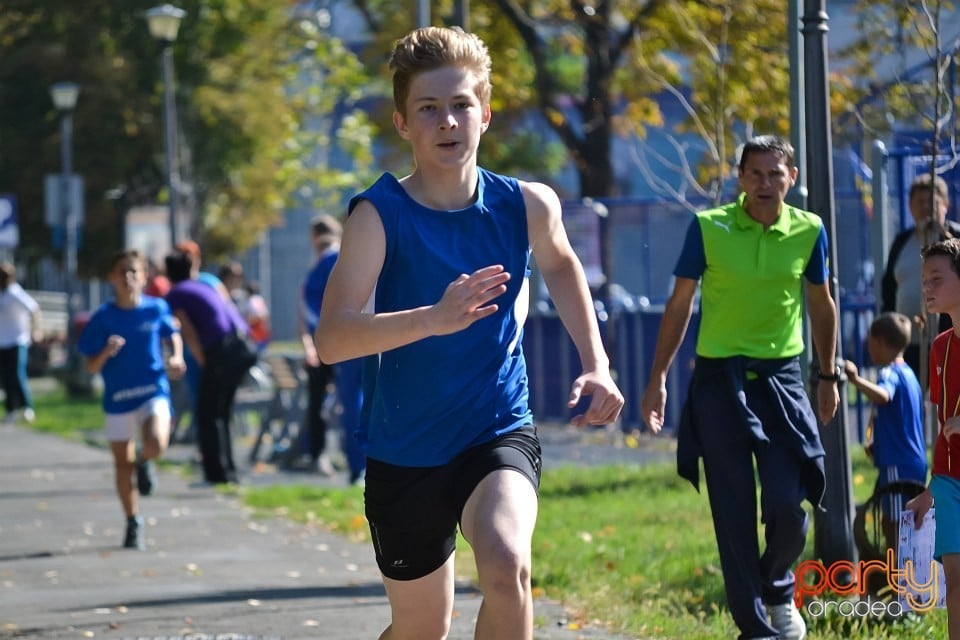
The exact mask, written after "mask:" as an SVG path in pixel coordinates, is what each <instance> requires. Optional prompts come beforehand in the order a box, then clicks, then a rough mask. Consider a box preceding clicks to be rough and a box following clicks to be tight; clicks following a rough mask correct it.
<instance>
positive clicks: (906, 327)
mask: <svg viewBox="0 0 960 640" xmlns="http://www.w3.org/2000/svg"><path fill="white" fill-rule="evenodd" d="M911 331H912V328H911V327H910V318H908V317H907V316H905V315H903V314H902V313H897V312H896V311H886V312H884V313H881V314H880V315H878V316H877V317H876V318H875V319H874V321H873V322H872V323H870V335H871V336H873V337H874V338H876V339H877V340H879V341H880V342H881V344H884V345H886V346H887V347H890V348H891V349H896V350H897V353H902V352H903V350H904V349H906V348H907V345H908V344H910V332H911Z"/></svg>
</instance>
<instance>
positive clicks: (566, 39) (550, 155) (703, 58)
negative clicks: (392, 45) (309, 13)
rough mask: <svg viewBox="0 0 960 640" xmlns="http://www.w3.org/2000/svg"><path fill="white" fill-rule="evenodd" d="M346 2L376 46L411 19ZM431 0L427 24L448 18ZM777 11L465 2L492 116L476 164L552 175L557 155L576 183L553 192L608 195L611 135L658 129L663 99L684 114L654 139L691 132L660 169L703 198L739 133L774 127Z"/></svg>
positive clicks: (782, 33) (779, 64) (780, 126)
mask: <svg viewBox="0 0 960 640" xmlns="http://www.w3.org/2000/svg"><path fill="white" fill-rule="evenodd" d="M357 4H358V6H359V7H361V10H362V12H363V14H364V15H365V16H366V17H367V20H368V26H369V27H370V30H371V32H372V33H374V35H375V41H374V44H373V45H372V46H374V47H376V48H377V50H378V51H380V52H382V51H385V50H389V45H388V43H389V41H390V40H391V38H395V37H397V36H398V35H399V34H400V33H402V32H403V31H404V30H405V29H408V28H411V27H412V26H414V25H413V24H412V20H413V16H411V15H410V12H409V11H408V10H407V9H408V8H404V10H403V11H400V9H399V8H397V7H396V4H395V3H391V2H386V1H383V0H357ZM434 7H435V9H438V10H436V11H435V16H434V19H433V22H434V23H441V22H444V21H449V18H450V16H452V14H453V12H452V7H451V3H450V2H443V3H434ZM786 19H787V18H786V12H785V11H784V7H783V4H782V2H779V1H778V0H757V1H756V2H751V3H738V2H733V1H732V0H726V1H723V0H712V1H711V0H646V1H638V0H602V1H599V2H586V1H584V0H573V1H572V2H571V1H570V0H528V1H526V2H520V1H519V0H494V1H492V2H483V3H480V2H474V3H473V4H472V5H471V6H470V28H471V30H472V31H475V32H477V33H478V35H480V36H481V37H482V38H483V39H484V41H485V42H486V43H487V45H488V46H489V48H490V50H491V54H492V57H493V61H494V67H493V82H494V87H495V89H494V95H493V99H494V103H493V105H492V106H493V108H494V114H495V117H494V121H493V123H492V126H491V134H492V135H488V136H485V138H484V141H483V146H482V149H481V156H482V157H483V158H484V163H485V164H486V165H488V166H491V168H495V169H500V170H504V171H507V172H511V173H518V174H521V175H524V174H527V175H530V174H532V175H533V176H535V177H538V178H541V179H543V178H547V179H549V178H550V177H552V176H549V175H548V176H544V175H542V173H541V172H542V171H544V170H550V171H553V175H554V176H555V174H556V168H557V161H558V160H559V161H560V162H561V163H562V161H563V160H565V159H569V160H570V161H571V162H572V165H573V167H574V169H575V171H576V173H577V176H578V189H577V192H576V193H566V194H565V195H567V196H581V197H604V196H613V195H622V194H621V193H620V190H619V187H618V185H617V180H616V176H615V172H614V165H613V143H614V140H615V139H616V138H621V139H623V140H631V139H633V140H639V141H640V142H641V143H642V141H643V140H644V138H645V137H646V136H647V134H648V133H649V130H650V129H652V128H663V127H664V126H665V116H664V113H663V112H662V110H661V101H659V100H658V98H660V97H662V96H664V95H669V96H672V97H673V98H674V99H675V100H676V102H677V104H678V109H682V110H683V113H684V116H683V118H681V120H680V122H679V123H678V124H677V125H675V126H674V128H673V130H672V131H670V132H668V135H671V136H673V137H674V139H675V140H677V141H678V142H677V145H678V148H679V146H682V145H684V144H688V143H687V142H682V141H681V139H682V138H686V139H687V140H689V138H690V136H691V135H692V136H693V137H694V138H696V139H698V140H699V141H700V142H699V143H698V144H697V145H696V148H697V152H696V153H692V152H690V151H688V150H684V153H683V154H682V158H679V159H678V160H677V164H676V166H672V167H667V168H666V169H667V170H669V171H685V172H686V174H687V176H688V178H692V179H693V180H694V182H696V183H697V184H698V185H699V184H704V185H706V186H705V187H699V186H698V187H697V189H698V190H701V191H703V192H704V193H715V192H716V191H717V190H718V185H719V184H720V183H721V182H722V180H723V178H724V177H725V176H727V175H728V174H729V171H730V170H731V163H732V162H733V155H734V153H733V152H734V150H735V148H736V146H737V143H738V142H741V141H742V140H743V139H745V138H746V137H749V135H750V132H751V131H753V130H762V131H774V132H777V133H782V134H786V133H787V132H788V126H789V125H788V123H789V100H788V79H789V68H788V65H789V61H788V58H787V38H786ZM532 111H533V112H536V113H537V114H539V116H541V119H542V120H541V121H542V122H543V123H545V124H546V127H547V128H548V129H549V130H550V131H552V133H553V134H554V140H559V144H560V145H561V150H562V152H563V153H562V154H561V155H560V156H558V155H557V149H556V147H557V143H556V142H555V141H554V142H551V141H550V140H549V139H545V136H544V135H543V134H542V133H538V132H537V129H536V128H535V127H530V126H529V118H530V113H531V112H532ZM735 125H736V126H735ZM517 133H520V134H522V135H521V137H519V138H518V137H517V135H516V134H517ZM514 150H517V152H514ZM659 169H661V170H662V169H664V167H659ZM638 170H640V169H638ZM654 173H655V172H651V177H653V174H654Z"/></svg>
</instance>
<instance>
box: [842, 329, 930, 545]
mask: <svg viewBox="0 0 960 640" xmlns="http://www.w3.org/2000/svg"><path fill="white" fill-rule="evenodd" d="M910 331H911V329H910V318H908V317H907V316H905V315H903V314H902V313H895V312H886V313H881V314H880V315H878V316H877V317H876V318H875V319H874V321H873V322H872V323H871V324H870V331H869V333H868V335H867V352H868V353H869V354H870V359H871V360H872V361H873V363H874V364H875V365H876V366H877V367H879V370H878V372H877V381H876V382H875V383H874V382H871V381H870V380H867V379H866V378H861V377H860V372H859V371H858V370H857V365H855V364H854V363H853V362H850V361H849V360H847V361H846V363H845V364H844V370H845V371H846V374H847V379H848V380H849V381H850V383H851V384H852V385H853V386H855V387H856V388H857V389H859V390H860V392H861V393H863V395H865V396H866V397H867V399H868V400H870V402H872V403H873V404H874V405H875V410H874V416H873V441H872V442H870V443H868V444H867V455H868V456H870V457H872V458H873V464H874V466H875V467H876V468H877V472H878V475H877V483H876V486H875V487H874V493H877V492H879V491H881V490H882V489H883V488H884V487H886V486H888V485H892V484H894V483H898V482H904V481H912V482H915V483H917V484H919V485H923V484H925V483H926V481H927V455H926V451H927V449H926V443H925V441H924V435H923V392H922V391H921V389H920V382H919V381H918V380H917V376H916V375H915V374H914V373H913V369H911V368H910V366H909V365H908V364H907V363H906V361H905V360H904V357H903V354H904V351H905V350H906V348H907V346H908V345H909V344H910ZM907 497H908V496H906V495H905V494H903V493H900V492H894V493H890V494H889V495H888V496H887V497H886V498H885V499H884V500H883V501H882V502H881V505H880V507H881V513H882V518H881V526H882V529H883V535H884V538H885V539H886V542H887V548H890V549H896V548H897V529H898V526H899V523H900V512H901V510H902V509H903V506H904V503H905V502H906V498H907Z"/></svg>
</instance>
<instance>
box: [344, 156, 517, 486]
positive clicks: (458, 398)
mask: <svg viewBox="0 0 960 640" xmlns="http://www.w3.org/2000/svg"><path fill="white" fill-rule="evenodd" d="M478 172H479V181H478V187H477V199H476V202H474V203H473V204H472V205H470V206H468V207H467V208H465V209H461V210H457V211H438V210H435V209H429V208H427V207H424V206H422V205H420V204H418V203H417V202H416V201H414V200H413V199H412V198H411V197H410V196H409V195H407V193H406V191H404V189H403V187H402V186H401V185H400V183H399V182H398V181H397V179H396V178H395V177H394V176H392V175H390V174H384V175H382V176H381V177H380V179H379V180H377V182H376V183H374V185H373V186H371V187H370V188H369V189H367V190H366V191H364V192H362V193H360V194H359V195H357V196H355V197H354V198H353V199H351V201H350V205H349V210H350V211H352V210H353V208H354V207H355V206H356V204H357V203H358V202H359V201H360V200H369V201H370V202H371V203H372V204H373V205H374V206H375V207H376V209H377V211H378V212H379V214H380V219H381V221H382V222H383V228H384V231H385V232H386V256H385V259H384V264H383V269H382V270H381V272H380V277H379V279H378V281H377V286H376V291H375V294H374V300H375V311H376V312H377V313H383V312H392V311H402V310H408V309H413V308H415V307H420V306H426V305H432V304H434V303H436V302H437V301H438V300H440V298H441V297H442V296H443V293H444V291H445V290H446V288H447V285H449V284H450V283H451V282H452V281H454V280H455V279H457V277H459V276H460V274H463V273H466V274H469V273H472V272H473V271H476V270H477V269H479V268H481V267H486V266H489V265H494V264H502V265H503V266H504V268H505V269H506V270H507V271H508V272H509V273H510V275H511V278H510V280H509V281H508V282H507V291H506V292H505V293H504V294H503V295H501V296H500V297H499V298H497V299H496V304H497V305H498V306H499V308H498V310H497V312H496V313H495V314H493V315H491V316H489V317H486V318H483V319H481V320H478V321H477V322H475V323H473V324H472V325H471V326H469V327H467V328H466V329H464V330H462V331H458V332H456V333H453V334H450V335H445V336H432V337H429V338H425V339H423V340H419V341H417V342H414V343H412V344H408V345H405V346H403V347H400V348H397V349H393V350H391V351H387V352H384V353H382V354H380V360H379V365H378V366H377V370H376V376H375V381H373V384H372V385H371V386H372V387H373V388H372V389H369V388H368V390H369V393H368V394H367V397H365V399H364V402H365V403H367V402H369V403H370V404H369V406H368V407H365V413H366V414H367V415H369V421H368V424H367V425H366V431H367V446H368V455H369V456H370V457H371V458H374V459H376V460H380V461H382V462H387V463H389V464H395V465H402V466H411V467H429V466H438V465H442V464H445V463H447V462H449V461H450V460H451V459H453V458H454V457H455V456H456V455H457V454H459V453H460V452H462V451H464V450H465V449H468V448H470V447H472V446H475V445H479V444H483V443H484V442H488V441H490V440H492V439H493V438H495V437H497V436H499V435H501V434H503V433H507V432H510V431H512V430H514V429H517V428H519V427H521V426H523V425H526V424H531V423H532V422H533V418H532V416H531V413H530V409H529V391H528V384H527V368H526V362H525V360H524V357H523V348H522V337H523V324H524V321H525V320H526V308H527V300H526V299H525V298H526V296H527V287H526V285H525V283H526V281H527V279H528V275H529V272H528V267H529V259H530V243H529V239H528V237H527V216H526V206H525V204H524V202H523V195H522V193H521V191H520V185H519V184H518V182H517V180H516V179H514V178H509V177H505V176H500V175H497V174H494V173H491V172H489V171H486V170H485V169H478ZM368 382H369V381H368Z"/></svg>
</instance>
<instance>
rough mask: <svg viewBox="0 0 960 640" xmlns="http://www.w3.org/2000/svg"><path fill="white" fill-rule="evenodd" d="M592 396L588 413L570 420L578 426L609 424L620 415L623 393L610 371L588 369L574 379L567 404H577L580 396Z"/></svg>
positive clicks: (571, 405) (571, 406) (572, 405)
mask: <svg viewBox="0 0 960 640" xmlns="http://www.w3.org/2000/svg"><path fill="white" fill-rule="evenodd" d="M583 396H590V406H589V407H587V411H586V413H582V414H579V415H576V416H574V417H573V418H571V419H570V422H571V423H572V424H573V425H574V426H576V427H586V426H590V425H601V424H609V423H611V422H613V421H615V420H616V419H617V418H619V417H620V411H621V410H622V409H623V394H622V393H620V389H619V388H617V384H616V383H615V382H614V381H613V378H611V377H610V372H608V371H587V372H585V373H583V374H581V375H580V376H579V377H578V378H577V379H576V380H574V381H573V386H572V387H571V388H570V398H569V399H568V400H567V406H568V407H570V408H571V409H572V408H573V407H575V406H577V403H578V402H580V398H582V397H583Z"/></svg>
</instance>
